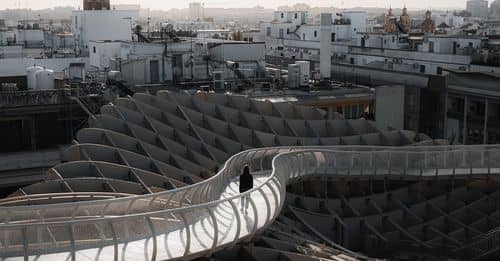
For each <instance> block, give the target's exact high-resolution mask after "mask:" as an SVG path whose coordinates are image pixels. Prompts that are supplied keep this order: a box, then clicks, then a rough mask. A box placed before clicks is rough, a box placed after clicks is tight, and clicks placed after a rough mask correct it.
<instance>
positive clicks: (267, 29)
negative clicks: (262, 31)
mask: <svg viewBox="0 0 500 261" xmlns="http://www.w3.org/2000/svg"><path fill="white" fill-rule="evenodd" d="M266 35H267V36H271V27H267V28H266Z"/></svg>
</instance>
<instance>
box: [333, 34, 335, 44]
mask: <svg viewBox="0 0 500 261" xmlns="http://www.w3.org/2000/svg"><path fill="white" fill-rule="evenodd" d="M332 42H335V33H332Z"/></svg>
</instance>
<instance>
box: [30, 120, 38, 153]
mask: <svg viewBox="0 0 500 261" xmlns="http://www.w3.org/2000/svg"><path fill="white" fill-rule="evenodd" d="M29 124H30V142H31V150H32V151H36V149H37V147H36V126H35V118H34V117H32V118H30V119H29Z"/></svg>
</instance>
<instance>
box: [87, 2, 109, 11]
mask: <svg viewBox="0 0 500 261" xmlns="http://www.w3.org/2000/svg"><path fill="white" fill-rule="evenodd" d="M110 9H111V5H110V4H109V0H83V10H110Z"/></svg>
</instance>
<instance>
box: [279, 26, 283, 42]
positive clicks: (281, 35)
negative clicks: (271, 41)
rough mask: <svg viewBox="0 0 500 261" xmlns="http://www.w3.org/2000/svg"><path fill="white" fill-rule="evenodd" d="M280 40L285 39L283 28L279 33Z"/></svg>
mask: <svg viewBox="0 0 500 261" xmlns="http://www.w3.org/2000/svg"><path fill="white" fill-rule="evenodd" d="M278 37H279V38H281V39H283V38H284V30H283V28H280V31H279V36H278Z"/></svg>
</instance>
